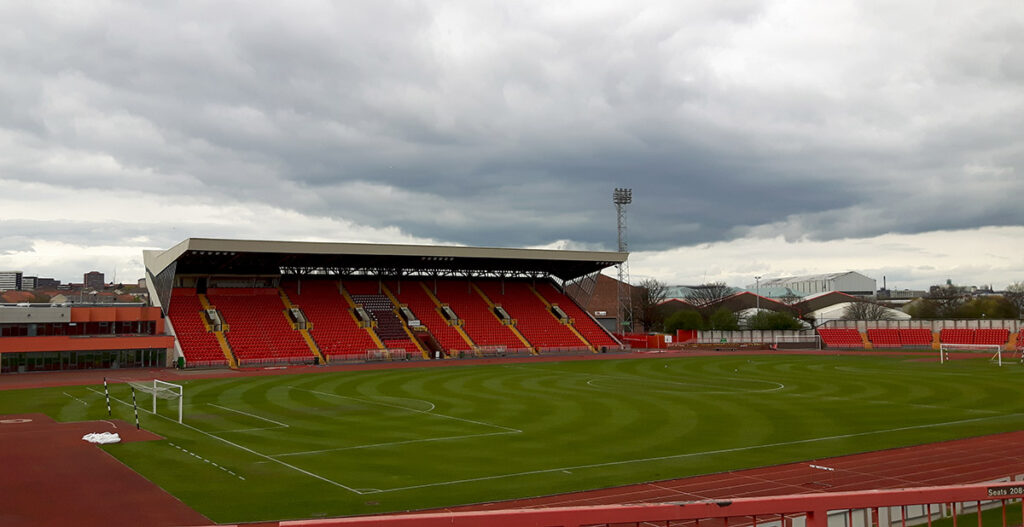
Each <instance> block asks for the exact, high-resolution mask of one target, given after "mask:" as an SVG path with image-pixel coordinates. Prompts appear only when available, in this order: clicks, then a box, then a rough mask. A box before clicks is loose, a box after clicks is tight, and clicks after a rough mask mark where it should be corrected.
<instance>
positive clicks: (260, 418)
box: [206, 403, 289, 430]
mask: <svg viewBox="0 0 1024 527" xmlns="http://www.w3.org/2000/svg"><path fill="white" fill-rule="evenodd" d="M206 404H208V405H210V406H213V407H216V408H220V409H221V410H227V411H229V412H235V413H236V414H242V415H247V416H249V417H253V418H255V419H259V420H260V421H266V422H268V423H274V424H275V425H277V427H284V428H289V426H288V425H286V424H284V423H282V422H280V421H275V420H273V419H267V418H266V417H260V416H258V415H256V414H251V413H249V412H243V411H241V410H235V409H234V408H228V407H227V406H221V405H219V404H214V403H206ZM264 430H266V429H264Z"/></svg>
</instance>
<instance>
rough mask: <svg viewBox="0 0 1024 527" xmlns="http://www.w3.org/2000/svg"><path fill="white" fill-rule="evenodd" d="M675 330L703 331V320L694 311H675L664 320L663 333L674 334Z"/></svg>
mask: <svg viewBox="0 0 1024 527" xmlns="http://www.w3.org/2000/svg"><path fill="white" fill-rule="evenodd" d="M677 329H684V330H690V329H698V330H699V329H704V319H703V318H702V317H701V316H700V313H698V312H696V311H691V310H689V309H685V310H683V311H676V312H675V313H672V314H671V315H669V316H668V318H666V319H665V331H666V332H668V333H675V332H676V330H677Z"/></svg>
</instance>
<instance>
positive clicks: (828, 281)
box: [747, 271, 877, 298]
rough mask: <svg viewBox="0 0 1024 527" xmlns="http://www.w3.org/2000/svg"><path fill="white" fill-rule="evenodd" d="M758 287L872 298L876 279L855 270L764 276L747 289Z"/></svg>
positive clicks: (803, 293)
mask: <svg viewBox="0 0 1024 527" xmlns="http://www.w3.org/2000/svg"><path fill="white" fill-rule="evenodd" d="M755 289H758V290H760V291H761V292H762V294H763V293H764V292H767V291H774V290H786V289H788V290H791V291H793V292H794V293H796V294H797V296H807V295H815V294H819V293H829V292H832V291H838V292H840V293H846V294H848V295H853V296H858V297H862V298H874V297H875V291H876V290H877V281H876V280H875V279H874V278H869V277H867V276H864V275H862V274H860V273H858V272H856V271H846V272H845V273H828V274H812V275H804V276H786V277H782V278H765V279H762V280H761V281H760V284H759V285H758V284H750V285H748V286H747V290H749V291H754V290H755Z"/></svg>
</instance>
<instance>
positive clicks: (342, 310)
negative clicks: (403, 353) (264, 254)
mask: <svg viewBox="0 0 1024 527" xmlns="http://www.w3.org/2000/svg"><path fill="white" fill-rule="evenodd" d="M282 288H283V289H284V290H285V292H286V293H287V294H288V297H289V299H290V300H291V301H292V302H293V303H294V304H295V305H298V307H299V308H300V309H302V313H303V315H305V316H306V320H307V321H308V322H309V323H310V324H311V325H312V326H311V327H310V328H309V330H308V331H309V334H310V336H311V337H312V338H313V340H314V342H315V343H316V345H317V348H319V349H320V352H321V353H322V354H323V355H324V356H325V357H326V358H327V359H328V360H329V361H334V360H349V359H360V358H362V357H364V356H365V354H366V351H367V350H370V349H379V346H378V345H377V344H376V343H374V341H373V339H372V338H371V336H370V335H369V334H368V333H367V332H366V330H365V329H364V328H362V327H360V326H359V324H358V321H357V320H356V318H355V316H354V315H353V314H352V310H351V309H350V308H349V303H348V301H347V300H346V299H345V298H344V296H343V294H342V288H341V285H340V284H339V282H338V281H337V280H329V281H325V280H302V281H301V283H300V282H297V281H287V282H285V283H283V284H282Z"/></svg>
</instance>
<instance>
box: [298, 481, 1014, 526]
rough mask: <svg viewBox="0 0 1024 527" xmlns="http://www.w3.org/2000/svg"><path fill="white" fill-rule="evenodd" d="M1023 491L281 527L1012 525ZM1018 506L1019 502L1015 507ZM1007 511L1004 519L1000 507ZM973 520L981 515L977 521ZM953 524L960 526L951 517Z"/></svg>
mask: <svg viewBox="0 0 1024 527" xmlns="http://www.w3.org/2000/svg"><path fill="white" fill-rule="evenodd" d="M1022 496H1024V484H1022V483H1021V482H1003V483H979V484H972V485H956V486H946V487H920V488H909V489H889V490H868V491H855V492H826V493H820V494H796V495H787V496H769V497H761V498H737V499H733V500H713V501H695V502H676V503H663V504H641V505H600V506H594V507H552V508H537V509H514V510H488V511H470V512H433V513H422V514H395V515H387V516H364V517H356V518H337V519H323V520H301V521H283V522H281V523H280V525H281V526H282V527H284V526H294V527H298V526H320V527H326V526H336V527H370V526H373V527H412V526H416V527H442V526H443V527H470V526H479V525H488V526H492V527H512V526H521V525H535V526H549V527H555V526H559V527H597V526H608V525H631V526H641V525H643V526H669V527H674V526H683V525H686V526H700V525H705V526H707V527H711V526H732V527H741V526H744V525H750V526H757V525H763V526H769V525H776V526H779V525H781V526H785V527H828V526H829V525H832V526H848V527H852V526H873V525H878V526H886V527H892V526H896V525H899V526H906V525H929V526H930V525H932V522H933V521H936V520H938V519H940V518H943V517H947V516H949V515H950V514H951V512H952V511H956V513H957V514H961V515H963V514H968V515H969V518H970V521H968V520H965V519H964V518H963V517H961V518H960V520H959V521H960V524H961V525H979V526H980V525H982V509H983V508H992V509H993V511H992V512H995V513H996V518H997V519H996V520H995V521H992V520H991V519H989V520H988V521H986V523H985V525H1003V526H1005V525H1006V524H1007V523H1006V522H1007V520H1006V517H1007V512H1008V511H1007V508H1008V505H1009V504H1008V502H1013V501H1017V500H1019V499H1020V498H1021V497H1022ZM1014 507H1016V506H1014ZM1000 508H1001V509H1002V512H1001V518H1002V521H1001V522H1000V521H999V519H998V518H999V517H1000V513H999V511H998V510H997V509H1000ZM975 518H976V521H975ZM953 525H957V520H956V517H955V516H954V519H953Z"/></svg>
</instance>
